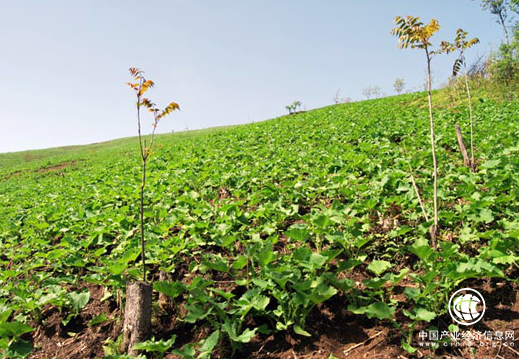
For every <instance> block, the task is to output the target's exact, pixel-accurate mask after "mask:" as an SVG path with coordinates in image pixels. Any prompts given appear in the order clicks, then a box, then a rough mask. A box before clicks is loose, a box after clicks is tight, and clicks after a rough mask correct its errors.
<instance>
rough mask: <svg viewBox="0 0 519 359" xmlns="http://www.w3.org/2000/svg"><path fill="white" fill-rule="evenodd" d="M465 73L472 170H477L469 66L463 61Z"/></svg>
mask: <svg viewBox="0 0 519 359" xmlns="http://www.w3.org/2000/svg"><path fill="white" fill-rule="evenodd" d="M463 71H464V75H465V87H466V89H467V97H468V99H469V119H470V168H471V169H472V171H475V170H476V160H475V159H474V121H473V117H472V97H471V95H470V87H469V80H468V77H467V64H466V63H465V61H463Z"/></svg>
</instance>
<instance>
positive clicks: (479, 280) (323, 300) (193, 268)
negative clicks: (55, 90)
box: [0, 94, 519, 359]
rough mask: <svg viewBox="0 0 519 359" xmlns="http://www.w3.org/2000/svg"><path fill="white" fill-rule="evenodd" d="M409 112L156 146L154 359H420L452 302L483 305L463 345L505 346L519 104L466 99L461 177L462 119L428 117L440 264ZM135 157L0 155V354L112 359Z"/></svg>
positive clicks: (164, 140)
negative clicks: (468, 148)
mask: <svg viewBox="0 0 519 359" xmlns="http://www.w3.org/2000/svg"><path fill="white" fill-rule="evenodd" d="M423 97H424V94H410V95H403V96H396V97H390V98H384V99H378V100H371V101H363V102H356V103H350V104H344V105H336V106H331V107H326V108H321V109H317V110H313V111H308V112H304V113H299V114H295V115H291V116H284V117H280V118H277V119H273V120H269V121H264V122H259V123H254V124H247V125H242V126H235V127H229V128H218V129H212V130H203V131H191V132H185V133H175V134H168V135H161V136H159V137H158V139H157V141H158V142H157V143H158V145H159V147H158V148H157V149H156V150H155V152H154V154H153V157H152V158H151V162H150V166H149V172H148V190H147V194H146V195H147V198H146V200H147V209H146V212H145V217H146V221H147V225H146V238H147V246H148V247H147V248H148V252H147V255H148V257H147V263H148V264H149V269H150V272H151V273H150V274H149V279H150V280H152V281H154V282H155V290H156V293H155V294H154V295H155V297H154V298H155V300H154V303H155V304H154V307H153V313H154V317H153V318H154V319H153V332H154V336H155V340H156V341H157V342H158V340H159V339H162V340H164V341H163V342H161V343H160V345H159V344H157V345H155V347H154V348H155V349H156V351H155V355H156V357H158V356H157V355H158V354H157V353H159V352H160V350H159V349H157V348H159V347H160V348H165V352H166V356H165V357H166V358H178V357H184V358H193V357H196V356H198V357H200V358H208V357H209V355H211V354H209V353H211V352H212V353H213V354H212V356H211V357H212V358H231V357H232V358H272V359H274V358H283V359H285V358H314V359H317V358H325V359H327V358H333V357H337V358H346V357H348V358H361V357H364V355H366V357H378V358H386V357H387V358H396V357H399V355H403V356H404V357H413V356H416V357H421V356H423V355H428V354H432V353H433V350H432V349H430V348H422V347H419V346H418V344H417V341H418V332H419V331H420V330H428V329H430V328H433V329H434V328H436V330H447V327H448V325H449V324H450V323H452V319H451V318H450V316H449V313H448V311H447V302H448V300H449V296H450V295H451V294H452V292H453V291H454V290H455V289H457V288H463V287H464V286H465V287H466V286H470V287H472V288H477V289H478V290H480V291H481V293H483V294H484V296H485V299H486V301H487V313H488V314H487V316H486V317H485V319H484V320H482V321H481V322H479V323H478V324H476V325H474V326H473V327H472V329H473V330H478V331H485V330H502V328H503V327H506V328H509V329H510V330H514V328H518V327H519V297H518V295H517V293H518V292H517V290H518V287H517V284H516V282H517V274H518V271H517V269H518V266H517V260H518V259H519V253H518V251H519V249H518V248H519V246H518V244H519V101H518V100H513V101H509V102H496V101H494V100H491V99H488V98H476V100H475V109H474V113H475V145H476V157H477V159H478V171H477V172H475V173H472V172H470V171H469V170H468V169H467V168H466V167H464V165H463V160H462V157H461V155H460V152H459V150H458V144H457V139H456V133H455V131H454V125H455V124H459V125H460V126H461V128H462V130H463V133H464V135H465V138H466V139H468V129H469V127H468V111H467V109H466V108H465V107H464V106H458V107H456V106H454V107H445V108H442V109H440V110H438V111H436V112H435V116H436V117H435V121H436V129H437V156H438V162H439V189H440V192H439V199H440V235H439V248H437V249H435V248H431V247H430V246H429V244H428V224H427V223H425V222H424V220H423V218H422V213H421V210H420V206H419V204H418V200H417V198H416V195H415V192H414V191H413V187H412V184H411V177H410V169H412V171H413V173H414V177H415V178H416V182H417V185H418V187H419V188H420V189H421V191H422V196H423V198H424V200H425V202H426V203H425V204H426V207H427V208H429V209H430V208H431V207H432V206H431V198H432V180H431V168H432V160H431V156H430V151H429V132H428V131H429V130H428V129H429V128H428V112H427V109H425V108H423V106H419V105H417V104H420V103H422V102H423ZM170 120H171V121H174V116H172V118H171V119H170ZM128 125H129V126H132V125H133V123H129V124H128ZM137 146H138V143H137V142H136V139H135V138H129V139H121V140H115V141H110V142H106V143H102V144H95V145H89V146H74V147H63V148H57V149H49V150H40V151H25V152H19V153H12V154H0V178H2V180H1V182H0V201H1V203H2V204H3V206H2V208H1V209H0V243H2V254H1V256H0V287H1V290H0V306H1V307H2V309H1V310H0V335H1V336H2V338H3V339H2V341H0V351H1V350H2V348H7V347H8V346H9V349H8V351H7V352H11V353H13V352H17V353H19V354H20V353H21V354H20V355H22V354H23V353H28V352H29V351H31V354H29V357H30V358H51V357H55V358H102V357H103V356H105V355H106V356H107V357H111V358H116V354H118V353H117V346H118V344H117V340H118V338H119V335H120V331H121V326H122V324H121V318H122V315H121V309H122V308H124V307H123V305H122V303H123V301H124V289H125V286H126V281H128V280H130V279H137V278H139V277H140V275H141V271H140V267H139V244H138V243H139V239H138V235H137V228H138V223H139V221H138V198H139V197H138V186H139V175H140V168H139V159H138V155H137ZM161 271H162V272H163V274H162V275H160V273H161ZM159 276H160V278H159ZM159 279H160V282H159ZM159 292H160V293H161V295H160V296H159ZM504 318H506V322H503V319H504ZM10 323H18V324H16V325H13V324H10ZM21 323H25V324H24V325H25V326H24V325H22V324H21ZM503 323H504V324H503ZM498 324H499V326H498ZM27 326H29V327H30V328H28V327H27ZM499 328H501V329H499ZM31 329H32V330H31ZM462 329H465V328H462ZM215 333H216V334H215ZM345 333H346V334H345ZM175 335H176V340H175V341H174V343H173V342H172V341H170V342H165V341H167V340H169V339H171V338H172V336H175ZM516 337H517V336H516ZM445 340H446V341H447V339H445ZM449 340H451V339H449ZM8 341H9V342H8ZM451 341H452V340H451ZM196 343H198V346H197V345H196ZM217 343H218V344H217ZM357 343H363V344H361V345H359V346H358V347H355V348H354V349H351V348H352V347H353V346H354V345H355V344H357ZM401 343H404V344H403V346H404V347H407V348H408V350H410V351H412V349H410V348H409V346H410V345H412V346H413V347H415V348H418V351H416V352H415V353H414V354H409V353H408V352H406V351H404V350H403V349H402V347H401ZM168 344H169V346H170V347H169V346H168ZM517 344H519V342H518V341H516V342H515V345H517ZM151 347H152V346H151V344H150V348H151ZM31 348H32V349H31ZM195 348H196V349H195ZM175 350H176V351H175ZM204 350H206V351H205V352H204ZM497 350H498V349H497V348H492V347H490V348H488V347H485V346H476V349H474V351H472V350H471V349H468V348H463V347H459V348H458V347H450V346H449V347H447V346H446V347H445V348H440V349H437V350H436V354H437V355H451V356H460V357H470V355H474V356H477V357H479V358H491V357H492V358H493V357H495V355H496V353H498V351H497ZM500 350H501V349H500ZM150 351H151V349H150ZM501 353H503V355H511V354H512V352H511V351H506V349H502V351H501ZM8 355H9V354H8ZM12 355H14V354H12ZM331 355H332V356H331ZM377 355H378V356H377ZM505 357H508V356H505Z"/></svg>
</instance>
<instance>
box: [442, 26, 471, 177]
mask: <svg viewBox="0 0 519 359" xmlns="http://www.w3.org/2000/svg"><path fill="white" fill-rule="evenodd" d="M468 34H469V33H468V32H467V31H463V29H458V30H457V31H456V39H455V40H454V43H450V42H447V41H442V43H441V47H442V50H443V51H445V52H446V53H450V52H455V51H457V52H458V58H457V59H456V60H455V61H454V66H453V68H452V76H454V77H455V76H457V75H458V74H459V72H460V70H461V68H462V67H463V76H464V78H465V89H466V90H467V97H468V101H469V120H470V168H471V169H472V171H475V169H476V162H475V158H474V157H475V156H474V121H473V116H472V97H471V96H470V86H469V80H468V76H467V61H466V59H465V50H467V49H469V48H471V47H472V46H473V45H475V44H477V43H478V42H479V39H478V38H477V37H475V38H473V39H470V40H467V35H468Z"/></svg>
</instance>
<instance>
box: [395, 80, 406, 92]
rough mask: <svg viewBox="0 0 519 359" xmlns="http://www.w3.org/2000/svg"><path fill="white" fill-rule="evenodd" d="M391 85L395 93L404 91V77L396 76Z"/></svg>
mask: <svg viewBox="0 0 519 359" xmlns="http://www.w3.org/2000/svg"><path fill="white" fill-rule="evenodd" d="M393 86H394V87H395V91H396V93H397V94H399V95H400V94H401V93H402V91H404V87H405V82H404V79H402V78H397V79H396V80H395V83H394V85H393Z"/></svg>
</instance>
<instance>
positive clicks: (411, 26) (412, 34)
mask: <svg viewBox="0 0 519 359" xmlns="http://www.w3.org/2000/svg"><path fill="white" fill-rule="evenodd" d="M395 24H396V25H397V27H396V28H394V29H392V30H391V34H392V35H395V36H397V37H398V47H399V48H400V49H407V48H411V49H420V50H423V51H424V52H425V56H426V61H427V99H428V103H429V130H430V137H431V153H432V159H433V179H434V194H433V202H434V224H433V225H432V226H431V227H430V228H429V233H430V234H431V242H432V245H433V246H436V235H437V233H438V163H437V160H436V147H435V134H434V119H433V107H432V94H431V61H432V59H433V57H434V56H435V55H437V54H440V53H441V52H442V51H441V49H440V50H437V51H434V50H432V49H431V48H432V43H431V37H432V36H433V35H434V34H435V33H436V32H437V31H438V30H439V29H440V24H439V23H438V20H436V19H431V21H430V22H429V24H427V25H426V24H424V23H423V22H421V21H420V18H419V17H418V16H405V17H401V16H397V17H396V18H395Z"/></svg>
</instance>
